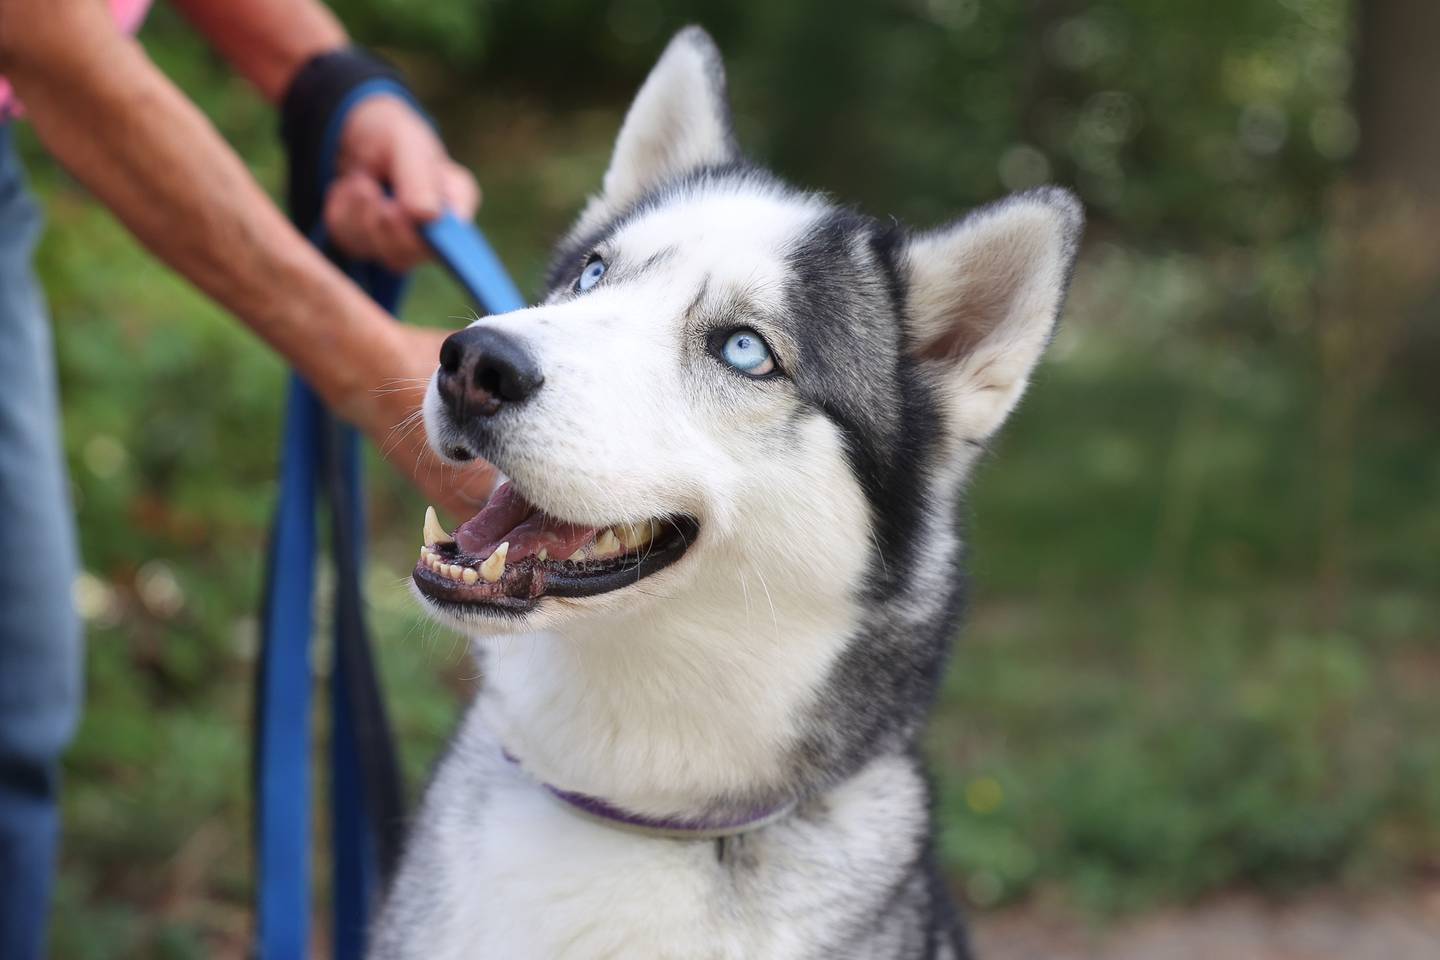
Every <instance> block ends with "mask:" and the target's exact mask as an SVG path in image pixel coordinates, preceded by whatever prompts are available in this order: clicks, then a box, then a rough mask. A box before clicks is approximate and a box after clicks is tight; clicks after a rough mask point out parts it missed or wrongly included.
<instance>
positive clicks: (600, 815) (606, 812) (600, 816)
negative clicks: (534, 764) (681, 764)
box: [500, 749, 795, 840]
mask: <svg viewBox="0 0 1440 960" xmlns="http://www.w3.org/2000/svg"><path fill="white" fill-rule="evenodd" d="M500 752H501V753H502V754H504V756H505V759H506V760H509V761H510V762H511V763H513V764H515V766H517V767H520V768H521V769H524V768H523V767H521V764H520V761H519V760H518V759H517V758H516V757H515V756H514V755H513V754H512V753H511V752H510V751H509V750H504V749H502V750H501V751H500ZM537 782H538V783H539V784H540V786H542V787H544V788H545V792H546V793H548V794H550V796H552V797H554V798H555V799H556V800H558V801H560V802H561V803H562V804H564V805H565V808H566V809H567V810H569V811H571V812H572V813H576V814H578V815H580V816H582V817H584V818H585V819H587V820H592V821H594V822H596V823H599V824H602V825H604V826H607V827H613V828H615V829H617V830H626V831H629V832H630V833H638V834H643V835H645V836H651V837H666V838H669V839H672V840H715V839H717V838H720V837H733V836H737V835H739V834H742V833H750V832H751V831H753V830H759V829H760V828H761V827H764V826H768V825H770V824H772V823H774V822H775V821H777V820H779V819H781V818H782V817H784V816H786V815H787V814H789V813H790V811H791V810H794V809H795V804H794V803H793V802H787V803H782V804H780V805H778V806H773V807H757V808H755V809H752V810H746V811H743V812H741V813H737V814H735V815H733V816H729V817H715V818H710V819H706V818H703V817H702V818H697V819H686V818H681V817H675V818H668V817H647V816H643V815H641V814H638V813H631V812H630V811H628V810H622V809H620V808H619V807H617V806H615V805H614V804H613V803H610V802H608V801H606V800H601V799H600V798H599V797H592V796H590V795H589V794H585V793H576V792H575V791H573V790H561V789H560V788H559V787H555V786H551V785H550V784H548V783H545V782H544V781H537Z"/></svg>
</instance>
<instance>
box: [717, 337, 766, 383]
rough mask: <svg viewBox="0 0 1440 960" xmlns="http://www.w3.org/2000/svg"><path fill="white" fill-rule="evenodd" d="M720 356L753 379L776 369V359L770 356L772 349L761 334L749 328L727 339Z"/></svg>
mask: <svg viewBox="0 0 1440 960" xmlns="http://www.w3.org/2000/svg"><path fill="white" fill-rule="evenodd" d="M720 356H721V357H723V358H724V359H725V362H726V363H728V364H730V366H732V367H734V368H735V369H736V370H739V371H740V372H741V373H748V374H750V376H752V377H763V376H765V375H766V374H767V373H771V372H772V371H774V369H775V358H774V357H772V356H770V348H769V347H767V346H766V345H765V341H764V340H762V339H761V338H760V334H758V333H756V332H755V331H754V330H751V329H750V328H749V327H741V328H740V329H739V330H736V331H735V332H734V333H732V334H730V336H728V337H726V338H725V344H724V346H722V347H721V348H720Z"/></svg>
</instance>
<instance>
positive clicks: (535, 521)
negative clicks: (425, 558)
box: [455, 483, 596, 563]
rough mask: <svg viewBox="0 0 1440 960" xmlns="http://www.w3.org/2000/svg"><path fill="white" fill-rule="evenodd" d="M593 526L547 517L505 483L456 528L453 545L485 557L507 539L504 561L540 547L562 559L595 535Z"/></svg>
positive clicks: (516, 558) (530, 552) (534, 551)
mask: <svg viewBox="0 0 1440 960" xmlns="http://www.w3.org/2000/svg"><path fill="white" fill-rule="evenodd" d="M595 533H596V530H595V528H594V527H584V526H580V525H579V524H574V523H562V522H560V521H559V520H556V519H554V518H553V517H547V516H546V515H545V514H544V513H542V512H540V509H539V508H538V507H536V506H535V505H534V504H532V503H530V502H529V501H528V500H526V499H525V498H524V497H522V496H520V492H519V491H518V490H516V489H515V486H514V485H513V484H510V483H506V484H505V485H504V486H502V487H501V488H500V489H499V490H496V491H495V493H494V494H492V495H491V497H490V499H489V501H487V502H486V504H485V507H484V508H483V509H482V510H481V511H480V512H479V513H477V514H475V516H473V517H471V518H470V519H469V520H466V521H465V522H464V523H462V524H460V526H458V527H456V528H455V545H456V546H458V547H459V548H460V551H461V552H462V553H466V554H469V555H470V556H472V557H481V558H484V557H488V556H490V554H492V553H494V552H495V548H496V547H498V546H500V544H502V543H505V542H507V541H508V542H509V544H510V551H509V553H508V554H507V557H506V562H507V563H513V562H515V561H516V560H519V559H521V558H523V557H529V556H534V555H535V554H537V553H539V552H540V551H541V550H542V549H543V550H546V551H548V556H549V557H550V559H551V560H564V559H565V558H566V557H568V556H570V555H571V554H572V553H574V552H575V551H576V550H578V549H580V548H581V547H583V546H584V545H585V544H587V543H589V542H590V541H591V540H592V539H594V537H595Z"/></svg>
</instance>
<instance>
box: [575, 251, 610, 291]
mask: <svg viewBox="0 0 1440 960" xmlns="http://www.w3.org/2000/svg"><path fill="white" fill-rule="evenodd" d="M603 276H605V261H604V260H601V259H600V258H599V257H596V258H595V259H593V260H591V261H590V262H589V263H587V264H585V269H584V270H581V271H580V279H579V280H576V281H575V289H576V290H579V291H580V292H581V293H584V292H585V291H586V290H589V289H590V288H591V287H593V286H595V284H597V283H599V282H600V278H601V277H603Z"/></svg>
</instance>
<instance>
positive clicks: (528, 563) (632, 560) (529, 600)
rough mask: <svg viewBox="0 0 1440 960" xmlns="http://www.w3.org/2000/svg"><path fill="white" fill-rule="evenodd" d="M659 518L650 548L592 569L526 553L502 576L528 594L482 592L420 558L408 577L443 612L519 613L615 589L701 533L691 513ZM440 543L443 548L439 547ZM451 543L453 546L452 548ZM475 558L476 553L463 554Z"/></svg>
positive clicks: (670, 558)
mask: <svg viewBox="0 0 1440 960" xmlns="http://www.w3.org/2000/svg"><path fill="white" fill-rule="evenodd" d="M661 523H662V524H663V525H664V526H665V528H666V532H665V533H662V534H661V535H660V538H659V539H657V541H656V543H655V545H654V546H653V547H652V549H650V550H648V551H646V552H645V553H644V554H643V555H640V556H635V557H621V558H619V559H617V560H616V561H612V562H611V563H610V564H600V565H598V566H596V567H594V568H592V569H590V570H577V569H575V568H573V567H571V566H570V565H569V564H566V563H564V562H560V561H554V560H544V561H542V560H537V559H536V558H535V557H526V558H524V559H523V560H519V561H517V562H516V563H514V564H508V565H507V567H506V572H505V581H504V582H506V583H508V584H513V585H514V587H516V588H518V589H521V590H523V591H525V592H526V593H527V594H528V596H510V595H500V596H490V597H486V596H481V595H479V594H481V593H482V592H483V591H484V589H485V587H484V585H483V584H482V585H479V586H477V585H472V584H465V583H457V582H456V581H454V580H451V579H449V578H448V577H442V576H441V575H439V574H438V573H435V572H434V571H432V570H431V569H430V568H429V567H426V566H424V565H423V564H421V563H417V564H416V565H415V569H414V570H413V571H412V572H411V574H410V578H411V580H412V581H414V583H415V587H416V589H418V590H419V591H420V593H421V595H422V596H424V597H425V599H426V600H428V601H430V602H431V603H433V604H434V605H435V606H436V607H437V608H438V609H439V610H440V611H441V612H444V613H451V614H454V615H457V616H463V615H465V614H467V613H473V612H477V611H478V612H483V613H486V614H492V615H500V616H510V617H523V616H525V615H526V614H528V613H530V612H531V611H533V610H534V609H535V608H536V607H537V606H539V603H540V601H541V600H543V599H545V598H546V597H567V598H582V597H594V596H599V595H601V594H605V593H613V592H614V591H616V590H621V589H624V588H625V587H628V586H633V585H634V584H636V583H639V582H640V581H641V580H643V579H645V578H646V577H648V576H651V575H652V574H655V573H659V572H660V571H661V570H664V569H665V568H666V567H668V566H670V565H671V564H673V563H675V561H677V560H679V559H680V558H681V557H683V556H684V555H685V553H686V552H687V551H688V550H689V549H690V547H691V545H692V544H694V542H695V541H696V539H697V538H698V537H699V533H700V524H699V522H698V521H697V520H695V519H694V518H693V517H687V516H681V517H666V518H664V519H663V520H662V521H661ZM442 549H443V548H442ZM452 549H453V548H452ZM456 558H457V559H468V560H470V561H472V562H474V561H475V560H476V559H477V558H462V557H460V556H459V555H458V554H457V555H456Z"/></svg>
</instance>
